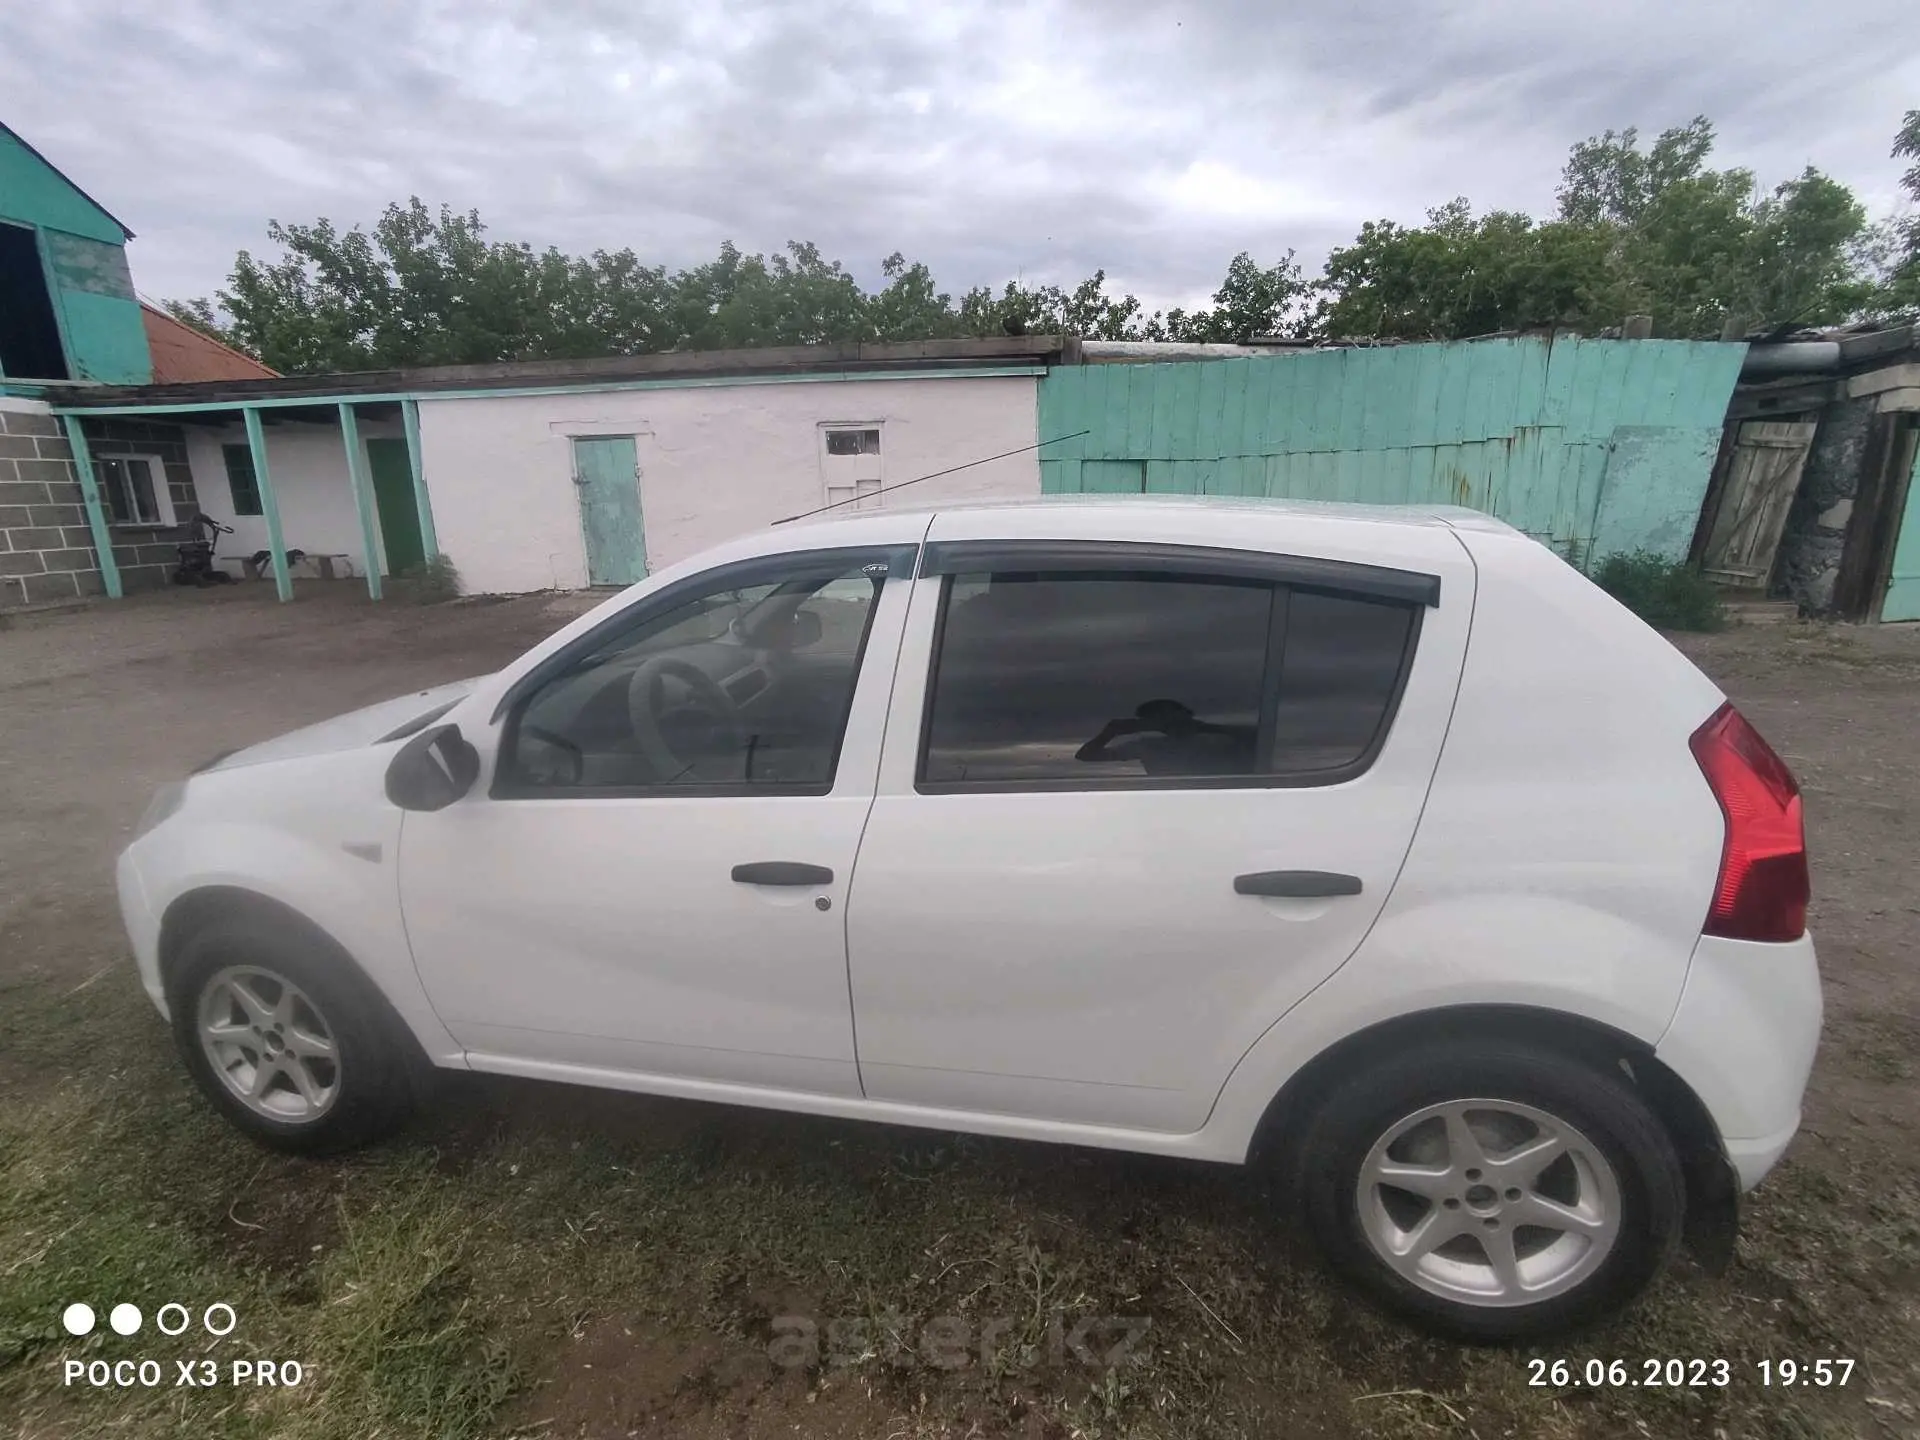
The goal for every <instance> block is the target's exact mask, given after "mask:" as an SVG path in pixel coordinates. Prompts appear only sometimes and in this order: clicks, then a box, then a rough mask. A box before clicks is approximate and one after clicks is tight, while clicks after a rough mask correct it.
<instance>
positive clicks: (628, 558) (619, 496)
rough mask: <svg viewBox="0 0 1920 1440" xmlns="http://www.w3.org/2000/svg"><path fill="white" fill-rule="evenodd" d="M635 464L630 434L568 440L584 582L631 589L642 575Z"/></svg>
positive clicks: (644, 570) (644, 567)
mask: <svg viewBox="0 0 1920 1440" xmlns="http://www.w3.org/2000/svg"><path fill="white" fill-rule="evenodd" d="M639 472H640V462H639V456H638V454H637V452H636V451H635V448H634V442H633V436H631V435H602V436H596V437H594V438H593V439H585V438H580V439H576V440H575V441H574V442H573V483H574V485H575V486H576V487H577V488H578V489H579V491H580V526H581V529H582V530H583V531H584V532H585V534H586V539H587V583H588V584H589V585H631V584H633V582H634V581H636V580H644V579H646V576H647V537H646V530H645V528H644V526H643V525H642V523H641V519H640V473H639Z"/></svg>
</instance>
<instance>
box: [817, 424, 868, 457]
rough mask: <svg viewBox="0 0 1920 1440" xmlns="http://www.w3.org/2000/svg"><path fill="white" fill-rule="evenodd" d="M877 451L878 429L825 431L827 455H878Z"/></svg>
mask: <svg viewBox="0 0 1920 1440" xmlns="http://www.w3.org/2000/svg"><path fill="white" fill-rule="evenodd" d="M879 453H880V432H879V431H878V430H829V431H827V454H829V455H878V454H879Z"/></svg>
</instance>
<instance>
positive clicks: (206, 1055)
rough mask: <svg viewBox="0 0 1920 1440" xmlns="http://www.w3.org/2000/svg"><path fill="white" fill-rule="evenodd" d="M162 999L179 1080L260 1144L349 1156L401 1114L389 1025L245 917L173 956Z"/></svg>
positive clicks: (335, 961)
mask: <svg viewBox="0 0 1920 1440" xmlns="http://www.w3.org/2000/svg"><path fill="white" fill-rule="evenodd" d="M168 992H169V993H168V1009H169V1011H170V1012H171V1014H172V1017H173V1033H174V1041H175V1044H176V1045H177V1046H178V1048H179V1050H180V1054H181V1058H182V1059H184V1060H185V1061H186V1065H187V1069H188V1071H189V1072H191V1074H192V1075H193V1078H194V1080H195V1082H196V1083H197V1084H198V1085H199V1086H200V1089H201V1091H202V1092H203V1093H204V1094H205V1095H206V1096H207V1098H208V1099H209V1100H211V1101H212V1102H213V1104H214V1105H215V1106H216V1107H217V1108H218V1109H219V1110H220V1111H221V1112H222V1113H223V1114H224V1115H225V1116H226V1117H227V1118H228V1119H229V1120H231V1121H232V1122H233V1123H234V1124H235V1125H236V1126H238V1127H239V1128H240V1129H241V1130H243V1131H245V1132H246V1133H247V1134H248V1135H249V1136H251V1137H252V1138H253V1139H255V1140H258V1141H259V1142H261V1143H262V1144H265V1145H270V1146H272V1147H274V1148H275V1149H279V1150H291V1151H295V1152H299V1153H304V1154H323V1153H328V1152H332V1151H338V1150H346V1149H351V1148H352V1147H354V1146H356V1145H363V1144H366V1143H368V1142H369V1141H372V1140H375V1139H378V1138H379V1137H380V1136H382V1135H384V1134H386V1133H388V1132H389V1131H391V1130H393V1129H395V1128H397V1127H398V1126H399V1125H400V1124H401V1123H403V1122H404V1121H405V1119H406V1117H407V1116H408V1114H409V1113H411V1111H412V1108H413V1103H414V1086H413V1076H412V1070H413V1068H414V1067H413V1063H412V1062H413V1056H412V1054H411V1052H410V1048H409V1046H408V1043H407V1038H406V1037H405V1036H404V1034H403V1033H402V1032H401V1031H400V1029H399V1026H400V1022H399V1021H398V1019H397V1018H395V1017H394V1016H393V1014H392V1012H391V1011H390V1010H389V1009H388V1008H387V1007H386V1005H385V1004H384V1002H383V1001H382V1000H381V999H380V997H379V996H378V994H377V993H375V992H374V991H373V989H372V987H371V986H370V985H368V984H367V982H366V981H365V980H364V979H362V978H361V976H360V975H359V973H358V972H357V971H356V970H355V969H354V968H353V966H352V964H351V962H350V961H348V960H347V959H346V957H345V956H344V955H342V954H339V953H338V952H337V951H335V950H333V949H332V948H331V947H329V946H326V945H324V944H322V943H321V942H320V941H319V940H318V939H317V938H316V937H311V936H306V935H302V934H299V933H298V932H293V933H289V931H288V928H287V927H286V926H284V925H279V924H274V923H271V922H269V921H266V920H263V919H259V918H255V917H251V916H234V917H231V918H228V919H222V920H216V921H214V922H212V923H211V924H209V925H207V926H205V927H204V928H202V929H200V930H198V931H197V932H195V933H194V934H193V935H191V936H190V937H188V939H187V940H186V942H185V943H184V944H183V945H182V946H181V949H180V952H179V954H178V956H177V957H176V960H175V963H174V965H173V967H172V983H171V984H170V985H169V987H168Z"/></svg>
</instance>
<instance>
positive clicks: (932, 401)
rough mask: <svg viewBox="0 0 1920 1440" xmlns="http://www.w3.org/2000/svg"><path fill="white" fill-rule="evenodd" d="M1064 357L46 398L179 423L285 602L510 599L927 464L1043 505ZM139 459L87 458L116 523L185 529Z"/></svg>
mask: <svg viewBox="0 0 1920 1440" xmlns="http://www.w3.org/2000/svg"><path fill="white" fill-rule="evenodd" d="M1062 348H1063V342H1061V341H1060V340H1058V339H1052V338H1042V337H1035V338H1008V339H1002V340H954V341H930V342H922V343H916V344H909V345H863V346H854V345H848V346H809V347H806V348H804V349H789V350H758V351H738V352H718V353H709V354H671V355H649V356H635V357H624V358H616V359H610V360H599V361H543V362H533V363H527V364H509V365H493V366H461V367H450V368H444V369H437V370H418V371H400V372H379V373H369V374H353V375H328V376H289V377H282V378H278V379H273V380H258V381H235V382H214V383H210V384H197V385H185V386H141V387H135V388H120V389H113V390H105V389H99V390H93V389H90V390H88V391H86V392H79V391H75V390H68V391H65V392H63V393H61V394H59V395H58V396H57V397H49V398H51V399H53V400H54V402H55V408H56V409H57V410H59V411H60V412H62V413H64V414H72V415H75V416H77V417H78V418H79V419H80V421H81V424H82V428H83V429H86V430H93V431H98V432H100V433H107V432H109V431H111V433H113V434H115V435H121V434H125V433H128V431H129V427H130V426H131V427H133V430H134V433H141V432H143V431H144V432H150V433H153V434H155V435H163V434H165V435H170V434H171V433H172V432H173V430H174V429H175V427H177V430H178V432H179V433H180V434H181V435H182V436H183V437H184V447H185V453H186V457H187V461H188V466H189V468H190V470H191V472H192V498H193V501H194V503H195V504H196V505H197V507H198V508H199V509H200V510H201V511H203V512H204V513H205V514H207V515H208V516H210V517H211V518H213V519H214V520H217V521H219V522H220V523H222V524H224V525H228V526H231V527H233V531H234V533H233V534H232V535H231V536H222V537H220V547H219V557H220V558H219V562H218V563H219V564H220V565H221V566H222V568H225V569H228V570H229V571H230V572H233V573H239V572H240V570H241V569H242V567H243V564H245V563H246V557H251V556H253V555H256V554H261V553H262V552H265V556H266V558H267V559H268V562H269V563H268V568H269V569H271V570H273V571H274V572H275V574H276V579H277V580H278V581H279V583H280V584H281V588H282V593H283V594H286V593H290V588H291V583H292V581H293V579H295V578H304V577H305V576H308V575H312V574H317V573H321V572H322V571H324V572H326V573H331V574H333V575H336V576H339V575H357V576H371V577H372V584H371V585H370V587H369V588H371V589H373V590H374V591H375V593H378V591H379V585H378V580H379V577H381V576H386V575H395V574H403V573H405V572H406V571H408V570H410V569H411V568H413V567H414V566H416V565H419V564H420V563H421V562H422V560H423V559H424V558H425V557H426V556H428V555H432V554H436V553H437V554H442V555H445V556H446V557H447V559H448V560H449V561H450V562H451V563H452V565H453V566H454V567H455V568H456V570H457V571H458V573H459V577H460V584H461V588H462V589H463V590H465V591H468V592H470V593H511V592H519V591H531V590H547V589H577V588H580V587H583V586H587V585H595V584H602V585H617V584H627V583H630V582H632V581H634V580H637V579H640V578H642V577H643V576H645V575H646V574H648V573H650V572H652V571H654V570H657V569H659V568H661V567H663V566H666V565H671V564H673V563H675V562H676V561H679V560H682V559H684V558H686V557H687V556H689V555H692V554H694V553H696V552H698V551H700V550H702V549H704V548H706V547H707V546H710V545H713V544H715V543H717V542H719V541H722V540H725V539H727V538H729V537H731V536H734V535H738V534H741V533H742V532H744V531H747V530H751V529H754V528H757V527H759V526H763V525H766V524H769V523H771V522H773V521H775V520H779V519H782V518H785V517H788V516H793V515H798V514H801V513H803V512H806V511H811V510H815V509H817V508H819V507H821V506H825V505H832V504H841V503H844V504H846V505H847V506H848V507H849V508H854V507H865V506H877V505H884V504H886V503H887V497H886V495H885V494H882V493H881V492H882V491H883V490H887V489H889V487H894V486H899V485H901V484H902V483H903V482H909V481H911V482H920V481H921V480H922V477H933V478H928V479H925V480H924V483H915V484H914V485H913V486H912V488H911V489H909V490H908V491H906V493H905V495H904V496H903V497H902V500H901V502H900V503H913V504H916V505H920V504H925V503H927V502H929V501H942V500H959V499H976V498H1000V497H1010V496H1026V495H1037V494H1039V493H1040V466H1039V460H1038V454H1037V445H1038V440H1039V436H1038V433H1037V428H1036V399H1037V396H1036V388H1037V384H1038V379H1039V377H1040V376H1041V375H1042V374H1044V373H1045V369H1046V366H1047V364H1048V362H1049V361H1050V360H1058V359H1059V358H1060V356H1061V351H1062ZM250 432H251V434H250ZM137 448H138V442H137V441H136V442H134V443H133V444H132V445H131V446H130V445H129V444H128V443H126V442H116V443H115V445H114V446H113V454H112V456H111V457H105V456H96V457H95V458H94V459H93V461H92V464H91V468H92V470H93V472H94V474H95V477H96V480H97V485H98V488H99V489H100V490H101V491H102V492H103V494H104V499H105V500H106V501H107V502H111V504H110V508H113V509H114V510H115V511H116V515H117V516H118V515H121V514H123V513H124V512H126V511H127V510H128V509H129V507H131V508H133V509H140V507H142V506H147V505H151V507H152V514H151V516H150V518H151V520H152V522H153V524H154V526H155V528H156V530H158V529H160V528H163V527H168V526H177V525H179V524H182V523H184V522H185V521H186V520H187V519H188V518H189V517H188V516H187V515H186V514H183V513H178V512H179V511H181V510H182V509H183V508H184V506H183V504H182V487H180V486H179V485H178V484H174V485H172V486H168V485H165V484H161V485H158V486H157V487H152V488H153V489H154V492H155V493H154V496H153V498H152V499H151V500H148V499H147V498H146V496H145V494H144V491H143V492H142V493H141V494H134V493H133V492H134V491H135V490H137V489H139V488H140V487H139V476H140V471H139V466H140V464H141V462H142V459H143V457H141V456H139V455H137V454H131V453H129V452H130V449H137ZM155 448H156V452H158V451H159V450H160V449H161V448H162V446H161V445H160V444H159V443H158V442H156V445H155ZM165 448H166V450H167V454H166V455H165V456H164V457H163V456H162V455H161V454H159V453H156V455H155V456H154V457H152V459H151V466H152V469H151V472H150V473H151V474H153V475H160V474H163V473H166V472H164V468H163V467H164V462H165V460H166V459H171V456H172V453H173V449H172V446H171V444H168V445H167V446H166V447H165ZM350 456H351V457H352V458H353V459H356V460H357V461H358V462H359V464H358V465H357V466H354V465H350ZM76 458H79V457H76ZM76 468H78V469H81V470H83V471H84V470H86V469H87V468H88V467H87V466H86V465H80V466H77V467H76ZM175 473H177V466H176V472H175ZM84 483H85V481H84V480H83V484H84ZM116 486H117V487H120V490H125V491H126V492H127V493H126V494H124V495H122V494H120V493H119V491H117V490H116V489H115V487H116ZM161 510H165V512H166V513H164V514H163V513H160V511H161ZM117 523H118V522H117ZM276 528H277V530H278V540H277V542H276V540H275V538H274V531H275V530H276ZM275 551H278V552H279V556H277V557H276V556H274V554H273V552H275ZM293 552H298V553H297V554H296V555H295V558H294V560H293V562H292V564H291V565H290V566H288V565H273V564H272V563H271V562H272V560H274V559H277V558H280V557H284V556H286V555H288V554H290V553H293Z"/></svg>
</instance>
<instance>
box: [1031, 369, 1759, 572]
mask: <svg viewBox="0 0 1920 1440" xmlns="http://www.w3.org/2000/svg"><path fill="white" fill-rule="evenodd" d="M1745 351H1746V347H1745V346H1744V345H1739V344H1721V343H1717V342H1698V341H1687V340H1583V339H1575V338H1571V337H1561V338H1554V339H1549V338H1547V337H1544V336H1542V337H1538V338H1535V337H1528V338H1524V339H1508V340H1475V341H1454V342H1449V343H1446V344H1435V345H1397V346H1383V347H1380V348H1377V349H1347V350H1327V351H1316V352H1312V353H1309V354H1281V355H1274V356H1272V357H1267V356H1259V357H1254V358H1249V359H1232V360H1189V361H1176V362H1173V363H1169V364H1115V363H1109V364H1101V365H1078V366H1056V367H1054V368H1053V369H1051V370H1050V371H1049V372H1048V373H1047V375H1046V376H1045V378H1043V379H1042V380H1041V382H1040V398H1039V406H1040V414H1039V419H1040V427H1039V428H1040V435H1041V438H1042V439H1045V438H1046V437H1048V436H1052V435H1068V434H1072V433H1073V432H1075V431H1077V430H1087V431H1089V432H1090V433H1089V434H1088V435H1086V436H1085V437H1083V438H1081V439H1077V440H1071V441H1066V442H1064V443H1062V444H1059V445H1053V446H1048V447H1047V448H1046V449H1044V450H1043V451H1042V452H1041V461H1040V473H1041V484H1042V488H1043V489H1045V490H1047V491H1048V492H1055V493H1057V492H1069V493H1070V492H1078V491H1102V492H1114V491H1133V490H1145V491H1149V492H1171V493H1184V494H1207V495H1272V496H1284V497H1288V498H1292V499H1305V500H1359V501H1373V502H1383V503H1396V502H1402V503H1419V504H1448V505H1470V506H1473V507H1474V508H1476V509H1479V510H1485V511H1487V512H1488V513H1490V514H1493V515H1496V516H1498V517H1499V518H1501V519H1502V520H1505V521H1507V522H1508V523H1509V524H1511V525H1513V526H1515V527H1516V528H1518V529H1521V530H1524V531H1526V532H1527V533H1528V534H1530V535H1534V536H1536V537H1538V538H1539V539H1542V540H1545V541H1547V542H1548V543H1550V544H1552V545H1554V546H1555V547H1556V548H1558V549H1560V550H1562V551H1563V552H1565V553H1571V554H1578V555H1581V556H1585V557H1593V556H1601V555H1607V554H1611V553H1613V552H1615V551H1619V550H1635V549H1648V550H1653V551H1657V552H1659V553H1660V554H1663V555H1666V556H1668V557H1669V558H1673V559H1680V558H1683V557H1684V556H1685V554H1686V551H1687V546H1688V543H1689V541H1690V540H1691V539H1692V536H1693V526H1694V521H1695V518H1696V517H1697V516H1698V515H1699V512H1700V504H1701V501H1702V500H1703V499H1704V498H1705V495H1706V489H1707V480H1708V477H1709V473H1710V471H1711V469H1712V464H1713V457H1714V453H1715V450H1716V447H1717V446H1718V444H1719V438H1720V426H1721V422H1722V419H1723V418H1724V416H1725V414H1726V409H1727V401H1728V400H1729V398H1730V397H1731V396H1732V394H1733V385H1734V381H1735V380H1736V379H1737V378H1738V376H1739V373H1740V362H1741V359H1742V357H1743V355H1744V354H1745Z"/></svg>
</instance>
